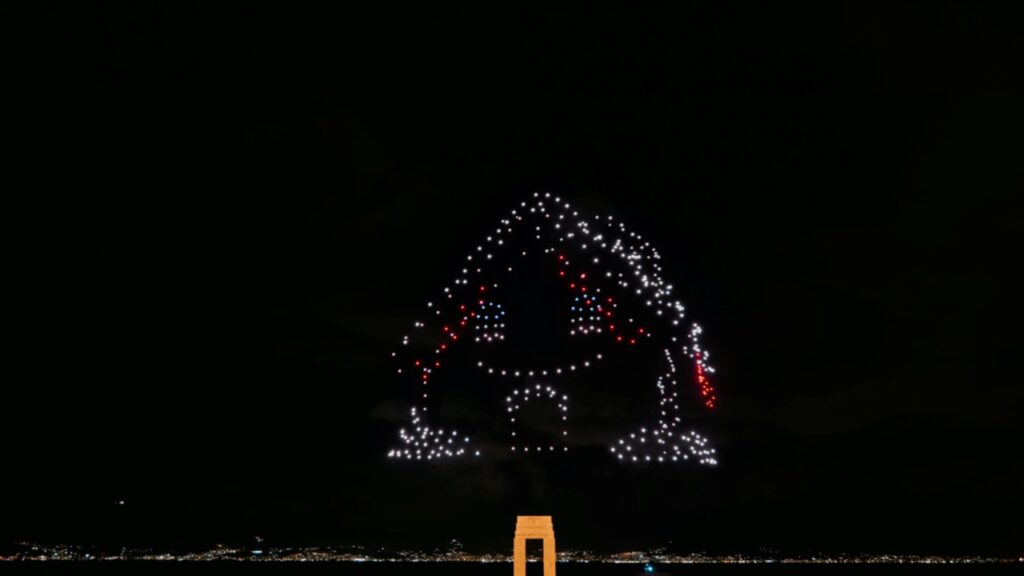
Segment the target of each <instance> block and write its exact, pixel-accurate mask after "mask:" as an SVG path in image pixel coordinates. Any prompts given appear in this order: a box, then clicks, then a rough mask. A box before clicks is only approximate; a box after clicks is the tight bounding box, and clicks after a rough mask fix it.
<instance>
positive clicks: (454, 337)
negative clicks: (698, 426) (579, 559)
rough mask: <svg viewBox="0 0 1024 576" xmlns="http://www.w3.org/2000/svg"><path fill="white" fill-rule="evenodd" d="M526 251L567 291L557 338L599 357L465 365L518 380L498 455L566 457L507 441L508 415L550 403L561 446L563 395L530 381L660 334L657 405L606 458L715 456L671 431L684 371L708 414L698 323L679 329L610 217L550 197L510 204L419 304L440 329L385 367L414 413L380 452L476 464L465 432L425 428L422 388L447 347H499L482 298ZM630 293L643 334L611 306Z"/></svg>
mask: <svg viewBox="0 0 1024 576" xmlns="http://www.w3.org/2000/svg"><path fill="white" fill-rule="evenodd" d="M515 234H520V235H521V236H518V237H516V236H514V235H515ZM524 236H525V237H526V238H527V239H528V240H529V241H530V242H532V246H526V248H527V249H526V250H524V249H523V248H524V246H522V245H521V244H522V243H521V242H520V241H519V239H520V238H522V237H524ZM514 238H515V240H516V241H513V239H514ZM528 254H538V255H540V257H542V258H548V259H551V261H552V263H553V264H554V269H555V270H557V274H558V276H557V278H558V280H559V281H560V282H561V283H563V284H564V286H565V288H566V289H567V290H568V291H569V293H570V294H571V300H570V306H569V311H570V312H571V316H570V325H569V327H568V333H569V335H570V336H573V337H590V338H598V339H603V341H606V342H607V343H608V347H607V349H606V350H605V351H604V352H601V353H596V354H593V355H592V356H589V357H586V358H583V359H579V360H576V361H571V362H565V363H560V364H555V365H533V366H499V365H492V364H489V363H487V362H485V361H483V360H478V361H477V362H476V363H475V365H476V367H477V368H478V369H479V370H480V371H481V372H482V373H483V374H486V375H488V376H494V377H496V378H504V379H511V380H513V381H518V380H524V381H525V382H524V384H525V386H523V387H521V388H515V389H513V390H512V391H511V392H510V394H509V395H508V396H507V397H506V410H507V413H508V415H509V419H510V424H511V425H512V428H513V431H512V432H511V435H512V438H511V443H510V444H509V449H510V450H512V451H515V452H518V453H547V452H566V451H568V446H565V445H564V444H563V445H559V446H556V445H554V444H550V443H549V444H544V445H537V444H533V445H527V444H521V443H518V438H517V436H516V431H515V423H516V414H517V412H518V411H519V409H520V408H521V407H522V406H524V405H525V404H526V403H528V402H530V401H531V400H533V401H538V400H544V401H548V402H553V403H554V404H555V405H556V406H557V408H558V415H559V417H560V418H561V421H560V422H561V425H562V427H561V430H560V435H561V437H562V439H563V440H564V439H566V437H567V436H568V435H569V431H568V428H567V424H568V402H569V396H568V395H567V394H564V393H560V392H558V391H556V390H555V388H553V387H552V386H550V385H548V384H541V383H538V382H537V379H541V382H546V381H550V380H552V379H557V378H561V377H565V376H569V375H571V374H574V373H576V372H580V371H583V370H586V369H588V368H591V367H592V366H594V365H596V364H597V363H599V362H600V361H601V360H602V359H604V357H605V355H606V354H611V353H614V352H615V350H616V349H617V348H618V347H630V346H641V345H645V344H646V343H648V342H650V343H653V342H656V341H655V340H653V339H652V336H653V334H654V332H655V331H657V332H660V333H661V334H660V336H667V337H663V338H659V339H658V340H657V342H659V343H663V344H661V346H662V352H663V354H664V357H665V370H664V372H662V373H661V375H660V376H658V377H657V379H656V381H655V385H656V387H657V390H658V398H659V401H658V406H657V407H656V412H657V414H656V420H655V421H654V422H653V423H651V424H648V425H645V426H641V427H639V428H638V429H637V430H636V431H635V432H632V433H629V434H628V436H625V437H623V438H621V439H618V440H617V441H616V442H614V443H613V444H612V446H610V452H611V454H612V456H613V457H614V458H616V459H617V460H619V461H622V462H636V463H670V462H685V461H692V462H696V463H699V464H705V465H715V464H716V463H717V461H716V459H715V450H714V448H711V447H710V446H709V445H708V441H707V439H705V438H704V437H703V436H701V435H699V434H697V433H696V432H694V431H692V430H691V431H687V430H683V429H682V426H683V423H682V417H681V416H680V408H679V392H678V389H677V388H678V383H677V377H679V376H680V374H685V377H686V378H692V380H693V382H694V384H695V385H696V387H697V389H698V391H699V394H700V398H701V400H702V402H703V404H704V406H705V407H707V408H714V407H715V404H716V401H717V398H716V395H715V389H714V387H713V386H712V384H711V380H710V375H711V374H713V373H714V369H713V368H712V367H711V366H710V365H709V364H708V363H707V360H708V352H707V350H705V349H704V348H703V347H702V346H701V344H700V335H701V328H700V326H699V325H697V324H696V323H690V324H689V325H688V326H685V325H684V323H683V319H684V316H685V309H684V307H683V305H682V303H681V302H679V301H678V300H676V299H674V297H673V287H672V285H671V284H668V283H667V282H666V281H665V280H664V279H663V278H662V271H661V266H660V264H659V260H660V258H661V256H660V255H659V254H658V252H657V250H655V249H654V248H653V247H652V246H651V244H650V243H649V242H647V241H645V240H644V239H643V238H642V237H641V236H640V235H639V234H637V233H635V232H630V231H629V230H628V229H627V228H626V226H625V225H624V224H622V223H620V222H618V221H616V220H615V219H614V218H613V217H612V216H605V217H603V218H591V219H588V218H586V217H584V216H582V215H581V214H580V213H579V212H578V211H576V210H575V209H573V207H572V206H571V205H570V204H569V203H568V202H566V201H564V200H562V199H560V198H558V197H557V196H552V195H551V194H539V193H535V194H534V195H533V199H532V201H531V202H522V203H521V204H520V205H519V207H518V208H516V209H514V210H512V212H511V214H510V215H509V216H508V217H507V218H504V219H502V220H501V221H500V223H499V225H498V227H497V228H496V229H495V230H494V233H493V234H491V235H489V236H487V237H486V239H485V241H484V242H483V243H482V244H480V245H478V246H476V248H475V250H474V251H473V252H471V253H470V254H469V255H468V256H467V257H466V264H465V267H464V268H462V270H461V273H460V274H459V275H458V276H457V277H456V278H455V279H454V280H453V281H452V285H451V286H448V287H445V288H444V291H443V296H442V299H441V301H439V302H427V309H428V311H429V313H430V314H431V315H432V316H434V317H435V320H437V321H438V322H440V329H439V331H438V332H436V333H432V334H426V335H425V337H426V338H433V340H432V341H434V342H436V344H435V345H434V346H433V350H432V353H429V354H425V355H422V357H416V358H410V359H409V360H408V361H401V365H400V366H399V367H398V369H397V371H398V373H399V374H400V375H403V376H406V377H409V378H411V379H413V380H414V382H416V385H417V387H418V388H420V390H421V392H420V400H419V402H418V405H416V406H414V407H413V408H412V409H411V412H410V424H409V426H408V427H406V428H403V429H401V430H400V431H399V440H400V446H399V447H397V448H394V449H392V450H390V451H389V452H388V456H389V457H391V458H396V459H403V460H436V459H444V458H455V457H462V456H470V455H472V456H477V457H478V456H480V450H479V449H478V448H475V447H473V443H472V441H471V439H470V437H469V436H467V435H463V434H460V433H458V432H456V431H455V430H444V429H435V428H432V427H431V426H429V425H428V423H427V414H428V413H429V412H428V411H429V399H430V394H429V392H428V388H429V384H430V383H431V381H432V379H434V378H435V376H436V375H437V374H438V372H439V371H440V369H441V366H442V362H441V361H442V359H444V358H445V357H446V356H447V355H449V354H450V351H451V350H452V349H453V348H455V347H457V346H470V347H472V346H473V345H484V344H486V343H489V342H495V341H504V340H505V314H506V310H505V309H504V308H503V307H502V305H501V304H500V303H497V302H495V301H494V300H493V299H492V298H491V293H492V292H494V291H495V290H497V289H499V286H500V282H499V281H498V280H500V279H501V278H502V276H503V275H506V274H514V273H515V266H513V265H512V264H513V263H514V259H515V258H517V257H523V256H527V255H528ZM630 292H632V294H631V296H634V297H635V298H636V299H638V300H639V301H640V302H642V304H643V306H645V307H646V308H647V311H648V312H651V313H653V321H654V325H653V326H644V325H643V324H642V323H641V322H639V320H638V319H637V318H635V317H632V316H630V315H629V312H628V311H627V310H620V309H619V302H618V297H619V296H620V295H623V294H629V293H630ZM425 327H426V324H425V323H424V322H422V321H416V322H414V323H413V328H414V329H415V330H416V331H417V332H419V333H420V334H422V333H423V332H425V331H426V330H425ZM420 334H417V336H419V335H420ZM402 345H403V346H404V347H408V346H409V345H410V336H409V335H406V336H403V337H402ZM392 356H393V357H395V358H398V357H399V355H398V353H397V352H392ZM676 358H686V359H687V360H688V364H689V365H690V366H691V367H690V368H689V369H688V370H686V371H684V372H679V371H677V367H676V361H675V359H676Z"/></svg>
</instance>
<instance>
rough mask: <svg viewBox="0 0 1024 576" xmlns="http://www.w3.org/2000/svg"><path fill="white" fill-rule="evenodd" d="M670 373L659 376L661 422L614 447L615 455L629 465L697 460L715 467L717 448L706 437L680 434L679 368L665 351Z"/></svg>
mask: <svg viewBox="0 0 1024 576" xmlns="http://www.w3.org/2000/svg"><path fill="white" fill-rule="evenodd" d="M664 353H665V361H666V363H667V364H668V371H667V372H665V373H664V374H662V375H660V376H658V379H657V386H658V395H659V397H660V398H659V401H658V423H657V425H656V426H654V427H651V428H648V427H641V428H640V429H639V430H638V431H636V432H633V433H631V434H630V435H629V438H621V439H619V441H618V443H617V444H614V445H612V447H611V452H612V454H614V455H615V456H616V457H617V458H618V459H619V460H622V461H626V462H644V463H647V462H652V463H664V462H679V461H685V460H690V459H691V456H692V457H693V460H694V461H695V462H697V463H699V464H705V465H710V466H714V465H715V464H718V460H716V459H715V449H714V448H711V447H709V446H708V441H707V439H706V438H704V437H703V436H701V435H700V434H697V433H696V432H694V431H692V430H691V431H690V432H680V431H679V430H678V428H679V426H680V425H681V422H682V417H681V416H680V415H679V392H678V390H677V389H676V388H677V386H676V379H675V375H676V365H675V362H674V361H673V360H672V352H671V350H667V349H666V350H664Z"/></svg>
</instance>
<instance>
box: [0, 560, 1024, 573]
mask: <svg viewBox="0 0 1024 576" xmlns="http://www.w3.org/2000/svg"><path fill="white" fill-rule="evenodd" d="M1022 567H1024V566H1022V564H1020V563H1016V564H980V565H979V564H945V565H939V564H930V565H928V564H914V565H908V564H903V565H896V564H871V565H864V564H845V565H834V564H833V565H826V564H756V565H751V564H712V565H700V564H698V565H694V564H682V565H661V566H658V570H659V571H660V572H662V573H668V574H671V576H706V575H716V574H720V575H745V574H750V575H787V576H788V575H795V576H812V575H814V576H830V575H836V576H840V575H850V576H852V575H856V574H867V575H871V574H915V575H932V574H934V575H946V574H1022V573H1024V570H1022ZM529 568H531V570H528V572H527V574H528V576H535V575H536V576H539V575H540V573H541V570H540V569H539V566H536V567H535V566H533V565H530V567H529ZM533 568H538V569H537V570H532V569H533ZM641 569H642V565H639V564H582V563H563V564H559V565H558V569H557V571H558V576H640V573H641ZM53 573H65V574H83V573H103V574H242V573H249V574H316V575H327V574H332V575H338V576H511V575H512V565H511V564H504V563H495V564H477V563H465V562H459V563H440V562H430V563H403V562H395V563H356V562H301V563H300V562H230V561H226V562H132V561H123V562H122V561H115V562H82V563H74V562H59V561H49V562H5V563H0V574H4V575H6V574H53Z"/></svg>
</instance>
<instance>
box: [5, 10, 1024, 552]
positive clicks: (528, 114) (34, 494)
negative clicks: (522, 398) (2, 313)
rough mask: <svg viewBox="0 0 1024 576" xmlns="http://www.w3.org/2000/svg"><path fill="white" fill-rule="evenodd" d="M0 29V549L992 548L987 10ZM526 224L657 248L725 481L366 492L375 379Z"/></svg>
mask: <svg viewBox="0 0 1024 576" xmlns="http://www.w3.org/2000/svg"><path fill="white" fill-rule="evenodd" d="M5 20H6V23H5V27H7V28H8V30H7V32H8V33H7V34H5V38H6V40H5V43H6V48H5V51H6V55H7V58H8V59H9V62H8V63H9V69H10V70H12V71H13V74H14V75H13V76H12V78H15V79H16V80H17V82H13V83H12V86H11V89H12V90H14V91H17V92H19V93H21V92H24V93H25V95H26V96H27V98H24V99H23V101H22V100H19V103H20V104H19V106H16V107H13V108H12V110H14V111H15V115H16V116H17V117H16V118H15V121H16V123H17V124H18V125H19V126H22V125H24V126H25V127H27V128H28V130H27V131H26V132H24V136H21V133H20V132H19V133H18V137H17V138H15V139H14V144H15V147H16V148H17V149H18V150H19V152H20V154H16V155H14V156H13V157H11V158H12V159H13V160H14V162H13V164H14V165H15V166H14V167H15V168H18V167H21V168H27V170H25V174H23V175H20V176H19V177H14V176H13V175H12V177H11V179H10V181H9V186H8V189H9V190H11V191H14V190H23V194H21V195H18V199H17V200H15V201H14V204H13V205H12V209H11V211H10V212H9V213H8V214H7V217H8V218H9V219H11V220H12V223H11V229H12V230H18V231H19V233H17V234H16V235H15V239H14V240H12V243H11V244H9V247H12V248H13V251H14V255H13V256H12V258H13V260H14V263H15V268H12V269H13V270H17V271H18V273H17V274H16V276H17V279H16V280H15V279H13V278H12V279H9V281H11V282H12V283H16V284H18V285H19V286H22V285H24V286H25V287H26V288H27V289H26V290H24V291H23V292H19V293H21V294H22V297H19V299H18V300H16V301H15V302H14V304H13V307H14V308H15V312H16V313H17V314H16V315H17V316H19V318H20V317H25V318H26V319H27V320H28V321H27V322H25V323H24V324H20V323H19V326H24V330H23V332H22V333H23V334H24V336H23V337H21V338H18V340H19V344H18V345H17V347H15V348H13V349H12V351H13V352H14V355H15V356H16V357H17V359H16V362H17V364H18V366H20V367H22V368H25V370H18V371H17V372H18V373H19V374H20V375H18V376H14V377H13V378H12V379H10V380H8V382H7V385H6V386H5V393H4V395H5V397H6V399H5V401H4V403H3V406H4V413H5V414H4V419H3V421H4V423H3V430H4V434H5V437H6V438H7V439H8V442H7V444H8V450H7V451H6V452H7V455H6V456H5V458H4V463H5V466H4V476H5V477H6V480H7V482H6V484H7V487H6V488H4V489H3V492H2V494H3V496H2V498H3V501H2V506H3V514H2V516H3V519H4V520H3V522H2V523H0V536H3V537H5V538H6V540H8V541H10V540H14V539H35V540H44V541H59V542H81V543H87V542H88V543H91V542H97V543H104V544H112V543H115V544H119V543H132V544H136V545H153V546H170V545H186V546H198V545H206V544H210V543H214V542H246V541H248V539H249V538H251V537H253V536H255V535H260V536H263V537H265V538H266V539H267V540H268V541H270V542H281V543H324V542H330V543H348V542H364V543H385V544H390V545H394V546H425V547H430V546H434V545H439V544H442V543H443V542H446V541H447V540H448V539H449V538H453V537H455V538H459V539H461V540H463V541H465V542H466V543H467V544H468V545H469V546H470V547H477V548H481V549H483V548H498V549H502V548H503V547H504V546H505V544H506V543H507V541H508V539H509V538H510V536H511V527H512V517H513V516H514V515H515V514H516V513H517V512H520V511H524V510H525V511H535V512H543V511H549V512H551V513H553V514H554V515H555V521H556V528H557V530H558V532H559V540H560V544H561V545H562V546H565V547H573V548H597V549H612V550H614V549H622V548H627V547H633V546H639V547H653V546H670V547H673V548H676V549H679V550H746V551H753V550H757V549H759V548H762V547H771V548H777V549H782V550H788V551H800V550H835V551H897V552H900V551H904V552H991V553H1001V554H1016V553H1018V552H1020V542H1022V541H1024V533H1022V531H1021V528H1020V522H1019V518H1020V516H1021V513H1022V512H1024V510H1022V503H1024V502H1022V497H1021V494H1020V493H1021V490H1020V486H1021V485H1022V484H1024V472H1022V466H1021V458H1020V455H1019V453H1020V447H1019V444H1020V438H1021V424H1020V419H1019V409H1020V407H1021V402H1020V400H1021V392H1020V384H1021V378H1020V362H1019V360H1018V358H1017V355H1016V352H1017V350H1018V348H1019V344H1020V338H1019V328H1018V325H1017V324H1016V322H1015V321H1014V320H1013V319H1012V316H1011V312H1010V311H1011V310H1012V309H1013V307H1014V305H1015V302H1016V301H1017V299H1018V293H1017V292H1016V291H1015V290H1014V289H1013V288H1012V284H1011V279H1012V278H1013V277H1014V275H1015V274H1016V272H1017V270H1016V269H1017V268H1019V261H1020V256H1019V252H1020V250H1019V249H1020V240H1019V234H1018V233H1017V230H1016V227H1017V221H1018V219H1019V215H1020V211H1019V210H1018V209H1017V206H1016V205H1015V204H1016V198H1015V197H1016V196H1017V195H1018V194H1019V192H1020V190H1021V189H1022V188H1021V176H1020V175H1021V159H1022V154H1021V142H1020V135H1021V133H1022V132H1021V129H1022V128H1024V123H1022V122H1021V119H1022V118H1021V111H1020V102H1021V93H1020V90H1019V80H1020V78H1019V76H1020V71H1019V67H1020V66H1019V62H1020V55H1021V50H1020V48H1021V46H1020V39H1019V37H1018V36H1017V35H1016V31H1015V29H1014V27H1013V20H1012V19H1011V18H1009V17H1008V15H1006V14H1003V13H1002V12H1001V11H1000V10H998V9H996V8H994V7H991V6H986V5H979V4H976V3H972V4H967V3H963V4H960V3H942V4H935V3H918V4H899V5H894V4H892V3H881V4H865V3H863V2H849V3H843V4H835V5H833V4H830V3H809V4H789V5H785V6H759V7H758V6H722V5H719V4H718V3H707V4H701V3H687V4H683V5H679V6H673V7H672V8H671V9H669V8H668V7H650V6H649V7H645V8H634V9H632V10H629V11H625V10H623V11H614V10H604V9H595V8H592V7H591V8H586V9H584V8H583V7H576V8H567V9H565V10H562V11H557V12H544V13H540V12H529V11H525V10H522V9H520V8H517V7H513V6H507V7H504V8H501V9H493V10H487V11H481V10H478V9H477V10H469V11H463V10H436V9H433V8H431V9H424V8H420V9H415V10H410V9H408V8H405V7H398V6H395V7H386V8H385V7H381V8H380V9H378V10H373V11H365V10H362V9H354V8H348V7H346V8H338V9H337V10H335V11H319V10H301V9H294V10H293V9H288V10H284V9H282V8H281V7H271V8H256V7H249V8H246V9H244V10H239V11H237V12H234V11H230V10H217V11H211V10H210V9H208V8H206V7H204V6H203V5H202V4H198V5H195V6H186V5H183V4H180V3H175V4H173V5H172V6H157V5H148V4H147V5H144V6H136V7H134V8H130V9H127V8H124V7H120V8H117V9H114V8H96V7H91V6H90V7H83V6H78V7H74V8H51V9H50V10H49V11H48V12H47V13H46V14H45V15H43V17H42V18H41V19H40V18H39V15H38V14H35V15H32V16H29V15H22V14H16V13H13V12H12V13H11V14H9V17H8V18H5ZM29 21H31V22H32V23H33V24H40V25H41V26H40V30H39V33H28V34H25V33H24V32H25V30H24V27H23V25H22V24H23V23H24V24H25V25H26V26H27V23H28V22H29ZM16 32H22V33H21V34H17V33H16ZM22 158H24V159H25V160H26V161H25V162H22V160H21V159H22ZM19 164H20V166H18V165H19ZM22 176H24V178H22ZM535 190H542V191H543V190H550V191H552V192H556V193H559V194H563V195H565V196H566V197H568V198H570V199H572V200H573V201H575V202H577V203H579V204H580V205H581V206H582V207H584V208H585V209H588V210H590V211H595V212H613V213H615V214H617V215H619V216H620V217H621V218H622V219H623V220H624V221H626V222H627V223H628V224H629V225H630V226H631V227H633V228H634V229H637V230H640V231H642V232H644V233H645V234H646V235H648V236H650V237H651V238H652V239H655V240H656V244H657V245H658V246H659V247H660V249H661V252H662V254H663V256H664V257H665V258H666V262H665V268H666V271H667V273H668V275H669V277H670V280H672V281H673V282H674V283H675V284H676V286H677V288H678V291H679V293H680V296H681V297H682V298H683V300H684V301H685V302H686V303H687V304H688V307H689V308H690V309H691V310H692V311H693V312H694V314H695V315H696V316H697V317H699V318H700V319H701V321H702V323H703V324H704V325H705V326H706V329H707V332H706V337H707V341H708V344H709V346H710V347H711V348H712V349H713V350H714V352H715V360H716V361H715V364H716V366H717V367H718V369H719V373H718V385H719V389H720V398H721V407H720V409H719V411H718V413H717V420H716V423H715V424H714V430H715V433H716V435H717V438H719V439H720V445H721V450H722V456H721V460H722V465H721V466H720V467H719V468H718V469H716V470H713V471H710V472H709V471H705V470H691V469H679V470H675V471H671V472H666V471H655V470H635V469H624V468H621V467H618V466H615V465H613V463H612V462H610V461H604V460H602V459H594V460H593V461H590V460H584V461H580V462H576V463H572V464H558V465H550V466H542V465H536V464H522V463H516V462H510V461H502V462H485V463H483V464H481V465H457V464H451V465H445V466H434V467H425V466H424V467H410V466H395V465H393V463H389V462H387V461H386V460H385V459H384V457H383V456H384V453H385V451H386V448H387V447H388V445H389V443H391V442H392V439H393V436H392V433H393V429H394V427H393V423H394V422H393V420H392V414H395V413H396V411H398V410H399V409H400V407H401V406H403V405H404V404H403V403H404V402H405V401H406V400H407V399H408V398H409V395H408V393H409V391H407V390H405V389H404V388H403V387H402V386H400V383H399V382H398V381H396V380H395V379H394V378H393V377H392V366H391V365H390V363H389V359H388V353H389V352H390V350H391V349H392V348H393V346H394V344H395V343H396V342H397V341H398V340H399V338H400V337H401V335H402V334H403V333H404V330H405V328H406V327H407V326H408V325H409V323H411V321H412V319H413V318H415V317H416V314H418V313H420V311H421V310H422V305H423V303H424V302H425V301H426V300H427V299H429V298H430V297H431V296H433V295H435V294H437V291H438V290H439V289H440V288H441V287H442V286H444V285H445V283H446V281H447V280H448V279H449V278H450V277H451V275H452V273H453V272H455V271H456V270H457V269H458V266H459V265H460V260H459V258H460V257H461V255H462V254H464V253H465V252H466V250H467V249H469V248H470V247H471V246H473V245H475V243H476V241H477V240H478V239H479V237H480V236H481V232H482V231H484V230H488V229H490V228H491V227H492V225H493V223H494V222H495V220H496V218H498V217H499V215H500V214H502V213H503V212H505V211H506V210H508V209H509V208H511V207H512V205H513V203H515V202H518V201H519V200H522V199H524V198H526V197H527V196H528V195H529V194H530V193H532V192H533V191H535ZM22 363H24V366H22ZM120 501H124V504H123V505H121V504H119V502H120ZM616 522H623V523H625V525H627V526H629V527H630V531H629V534H627V535H623V534H621V533H619V532H618V529H617V528H616V527H615V523H616Z"/></svg>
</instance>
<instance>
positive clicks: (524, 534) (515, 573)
mask: <svg viewBox="0 0 1024 576" xmlns="http://www.w3.org/2000/svg"><path fill="white" fill-rule="evenodd" d="M527 540H543V541H544V576H555V560H556V558H557V556H556V555H555V529H554V526H553V525H552V524H551V516H518V517H516V536H515V539H514V540H513V541H512V576H526V541H527Z"/></svg>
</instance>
